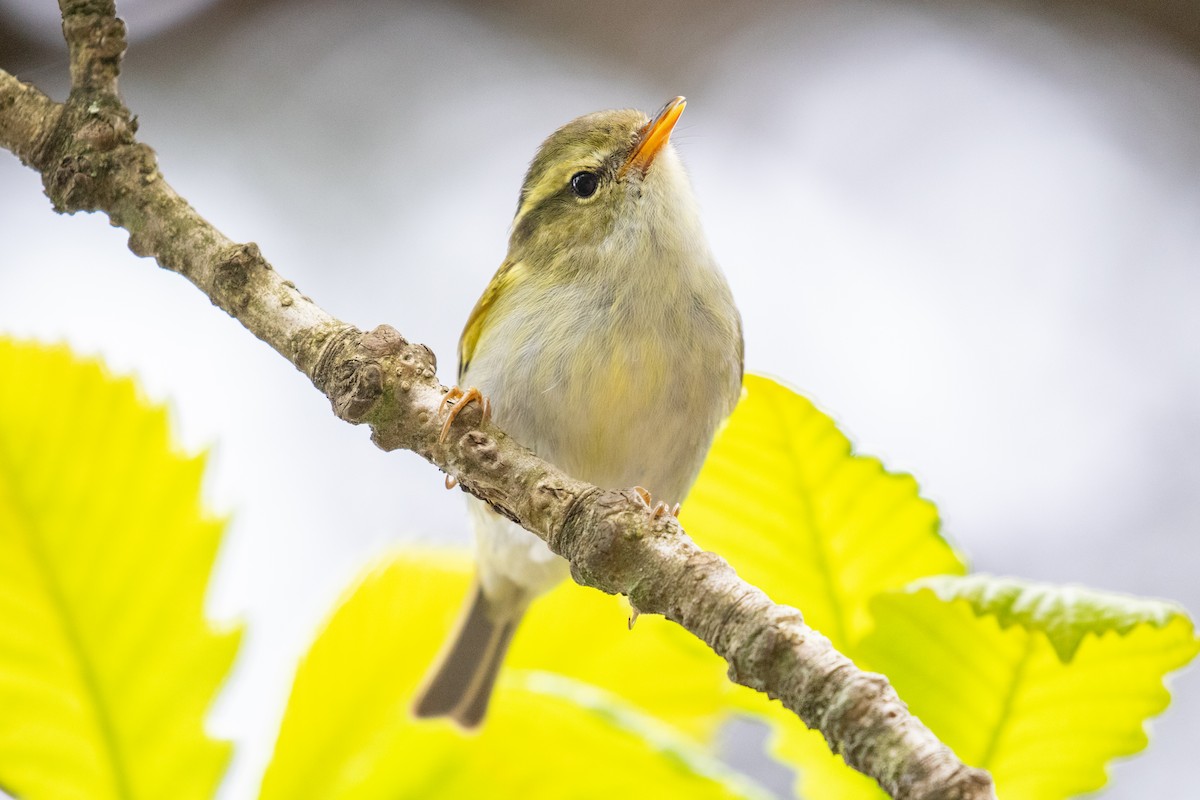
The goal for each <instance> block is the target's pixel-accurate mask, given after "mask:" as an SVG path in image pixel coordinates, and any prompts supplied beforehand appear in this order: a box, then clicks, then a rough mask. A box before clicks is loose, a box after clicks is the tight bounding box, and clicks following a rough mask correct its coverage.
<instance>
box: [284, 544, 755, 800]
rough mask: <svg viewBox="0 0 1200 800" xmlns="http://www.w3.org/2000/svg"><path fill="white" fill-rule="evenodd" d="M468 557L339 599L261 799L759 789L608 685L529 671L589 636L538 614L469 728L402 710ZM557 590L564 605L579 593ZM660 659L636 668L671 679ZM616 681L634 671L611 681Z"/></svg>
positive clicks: (392, 566)
mask: <svg viewBox="0 0 1200 800" xmlns="http://www.w3.org/2000/svg"><path fill="white" fill-rule="evenodd" d="M469 564H470V562H469V559H467V558H466V557H465V555H450V554H444V553H436V552H431V553H424V554H413V553H410V554H406V555H404V554H402V555H398V556H397V557H395V558H393V559H391V560H389V561H387V562H385V563H383V564H380V565H379V566H377V567H376V568H375V569H373V570H371V571H370V572H369V573H368V574H367V575H366V577H365V578H364V579H363V580H362V582H361V583H360V584H359V585H358V586H357V587H356V588H355V589H354V590H353V591H352V592H351V593H350V594H349V596H348V597H347V598H346V599H345V600H344V602H343V603H342V604H341V605H340V606H339V607H338V609H337V610H336V611H335V612H334V614H333V616H332V618H331V619H330V620H329V621H328V622H327V623H326V625H325V627H324V629H323V630H322V631H321V632H320V634H319V635H318V637H317V640H316V641H315V642H314V644H313V646H312V648H311V650H310V651H309V653H308V655H307V656H306V657H305V659H304V662H303V664H302V665H301V667H300V669H299V671H298V673H297V675H296V680H295V683H294V684H293V687H292V694H291V698H290V700H289V702H288V706H287V711H286V712H285V715H284V720H283V725H282V727H281V730H280V733H279V739H278V741H277V743H276V747H275V755H274V757H273V759H272V761H271V764H270V766H269V767H268V769H267V773H266V775H265V777H264V780H263V787H262V795H261V796H262V797H263V798H264V799H265V800H276V799H278V798H293V797H320V798H322V799H323V800H350V798H354V799H355V800H366V799H367V798H379V800H383V799H384V798H388V799H389V800H390V799H391V798H396V797H428V798H437V797H446V798H458V797H482V796H487V797H516V796H520V797H527V798H540V797H545V798H558V797H582V798H604V799H605V800H608V798H612V797H618V796H622V795H625V796H637V797H649V796H663V797H697V798H709V797H714V798H715V797H720V798H731V797H755V796H764V794H765V793H763V792H761V790H759V789H757V788H756V787H754V786H753V784H752V783H750V782H749V781H748V780H746V779H745V778H743V777H741V776H738V775H736V774H735V773H734V772H733V771H731V770H730V769H729V768H727V767H724V766H723V765H721V764H720V763H719V762H718V761H717V760H716V759H714V758H713V757H712V756H711V755H709V754H708V752H707V751H706V750H704V749H703V748H701V747H699V746H698V745H697V744H696V743H695V742H694V741H693V740H692V739H690V738H689V737H686V736H684V735H682V734H680V733H679V731H677V730H676V729H675V728H673V727H670V726H668V725H665V724H664V723H662V722H661V721H659V720H655V719H653V718H652V717H651V716H650V715H648V714H646V713H645V712H644V711H643V710H642V709H640V708H638V707H637V706H636V705H635V704H634V703H632V702H630V701H628V700H626V699H625V698H622V697H620V696H618V695H617V693H615V692H612V691H609V690H606V689H601V688H598V687H596V686H589V685H587V684H585V683H584V682H583V681H581V680H579V679H578V678H572V677H564V676H561V675H556V674H550V673H549V672H547V671H545V670H542V669H533V668H530V664H531V662H532V661H534V660H539V659H538V653H540V652H543V647H544V646H547V645H548V643H550V642H553V641H555V640H556V639H557V641H558V648H559V650H560V651H561V655H563V656H564V657H565V658H566V660H567V661H568V662H570V663H576V662H575V659H576V655H577V654H575V653H573V652H572V650H573V648H575V647H576V645H577V644H578V643H580V642H582V641H583V640H585V639H586V638H587V637H588V636H590V635H593V632H592V631H591V630H585V629H584V626H583V625H581V624H578V623H577V624H575V625H573V626H568V627H567V628H560V627H555V628H550V627H547V626H546V624H545V622H546V621H547V619H546V618H544V619H543V620H542V621H539V620H538V619H537V618H536V617H531V618H530V619H529V620H527V621H526V622H525V623H524V624H523V625H522V627H521V628H520V629H519V630H518V632H517V641H516V643H515V644H514V652H513V654H512V656H513V659H514V662H513V663H510V664H509V665H506V667H505V669H504V671H503V672H502V673H501V676H500V680H499V683H498V686H497V689H496V695H495V697H494V698H493V700H492V705H491V708H490V709H489V711H488V719H487V721H486V723H485V724H484V726H483V728H482V729H481V730H480V731H479V732H478V733H476V734H464V733H462V732H460V731H459V730H457V729H456V728H455V727H453V726H452V725H451V724H449V723H448V722H445V721H442V720H433V721H429V720H423V721H417V720H414V719H412V718H411V717H410V716H409V706H410V704H411V702H412V697H413V694H414V691H415V689H416V687H417V685H418V683H419V681H420V680H421V678H422V676H423V675H424V672H425V670H426V669H427V668H428V666H429V665H430V664H431V663H432V661H433V659H434V657H435V656H436V654H437V652H438V650H439V646H440V644H441V640H442V638H443V637H444V636H445V635H446V632H447V631H448V630H449V629H450V627H451V625H452V623H453V621H454V620H455V618H456V617H457V614H458V604H459V602H461V600H462V598H463V596H464V594H465V592H466V589H467V584H468V578H469V575H470V566H469ZM591 594H592V595H597V596H598V594H597V593H595V592H592V593H591ZM578 596H579V597H583V596H585V595H584V594H580V595H578ZM562 599H563V600H564V601H565V603H566V604H567V606H568V607H570V606H573V605H574V604H575V603H574V601H575V599H576V598H573V597H571V596H570V595H567V596H564V597H563V598H562ZM601 599H606V598H601ZM540 605H543V606H547V605H551V603H549V602H545V601H544V602H543V603H541V604H540ZM611 611H613V612H614V613H613V614H612V615H611V616H612V622H613V623H615V624H617V625H620V627H621V629H622V632H623V634H624V635H625V636H626V637H630V636H632V634H630V633H629V632H628V631H625V630H624V627H625V622H624V619H623V617H622V615H621V614H620V612H619V609H618V608H616V607H613V608H612V609H611ZM551 616H553V615H551ZM639 625H640V623H639ZM600 630H601V631H602V632H601V634H600V635H601V636H602V637H603V636H604V635H605V634H604V633H603V630H604V627H603V626H602V627H601V628H600ZM647 638H648V637H647ZM529 640H535V641H533V642H532V643H531V642H530V641H529ZM521 649H524V650H525V653H524V655H523V656H522V655H521V654H520V653H519V650H521ZM660 655H661V656H662V658H660V659H658V660H650V661H647V662H646V663H645V664H643V673H642V674H643V675H644V677H645V678H646V680H648V681H649V682H651V683H654V684H656V685H663V684H666V683H667V682H669V681H670V680H671V679H672V677H673V676H672V675H670V674H667V675H658V674H657V673H658V672H659V671H660V670H661V669H663V668H664V667H669V666H670V663H671V662H670V656H669V655H664V654H662V653H660ZM519 664H524V665H525V668H522V667H521V666H519ZM622 679H624V680H627V681H628V682H630V683H635V682H637V681H638V680H640V678H639V676H638V675H623V676H622V675H614V676H613V677H612V678H611V679H610V680H612V681H614V682H615V681H618V680H622Z"/></svg>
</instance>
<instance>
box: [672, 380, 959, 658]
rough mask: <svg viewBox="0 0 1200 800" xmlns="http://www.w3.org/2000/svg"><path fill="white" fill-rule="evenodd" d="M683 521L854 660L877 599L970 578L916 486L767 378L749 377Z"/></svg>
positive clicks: (741, 572)
mask: <svg viewBox="0 0 1200 800" xmlns="http://www.w3.org/2000/svg"><path fill="white" fill-rule="evenodd" d="M682 522H683V525H684V528H686V529H687V531H688V533H689V534H691V536H692V538H694V539H695V540H696V542H697V543H698V544H700V546H701V547H704V548H705V549H708V550H712V551H714V552H716V553H720V554H721V555H722V556H724V557H725V559H726V560H727V561H729V562H730V563H731V564H732V565H733V566H734V567H735V568H736V569H737V571H738V574H739V575H741V576H742V577H743V578H745V579H746V580H748V581H749V582H750V583H752V584H754V585H756V586H758V587H759V588H761V589H763V590H764V591H765V592H767V594H768V595H770V596H771V598H772V599H773V600H775V601H776V602H780V603H786V604H788V605H791V606H795V607H796V608H798V609H800V610H801V611H802V612H803V613H804V617H805V621H806V622H808V624H809V625H810V626H812V627H813V628H816V629H817V630H819V631H821V632H822V633H824V634H825V635H826V636H828V637H829V638H830V640H832V642H833V644H834V646H835V647H837V648H838V649H839V650H841V651H843V652H847V653H849V652H852V650H853V646H854V645H855V644H856V643H857V642H858V641H859V640H860V639H861V638H862V636H863V635H864V634H865V633H866V632H867V630H868V628H869V627H870V614H869V613H868V610H867V603H868V602H869V601H870V599H871V598H872V597H874V596H875V595H876V594H878V593H879V592H881V591H885V590H888V589H896V588H899V587H902V586H904V585H906V584H907V583H909V582H910V581H912V580H913V579H914V578H919V577H923V576H926V575H938V574H943V573H952V574H961V573H962V572H964V571H965V570H966V567H965V565H964V564H963V561H962V559H961V558H960V557H959V556H958V554H956V553H955V551H954V549H953V548H952V547H951V546H950V545H949V544H948V543H947V542H946V540H945V539H943V538H942V537H941V536H940V535H939V533H938V527H939V522H938V515H937V509H936V508H935V507H934V505H933V504H932V503H930V502H929V501H928V500H925V499H923V498H921V497H920V495H919V494H918V491H917V483H916V481H914V480H913V479H912V477H911V476H908V475H897V474H893V473H889V472H887V471H886V470H884V468H883V465H882V464H880V462H879V461H878V460H877V459H874V458H869V457H866V456H860V455H855V454H854V453H853V452H852V450H851V447H850V442H849V440H847V439H846V437H845V436H843V435H842V433H841V432H840V431H839V430H838V429H837V426H836V425H835V424H834V423H833V421H832V420H831V419H829V417H827V416H825V415H824V414H822V413H821V412H820V411H818V410H817V408H816V407H815V406H813V404H812V403H810V402H809V401H808V400H806V399H804V398H803V397H801V396H800V395H798V394H796V393H795V392H794V391H792V390H791V389H788V388H787V387H785V386H781V385H780V384H778V383H776V382H775V381H772V380H771V379H769V378H764V377H761V376H758V375H747V376H746V391H745V394H744V396H743V398H742V401H741V403H739V404H738V407H737V409H736V410H735V411H734V412H733V415H732V416H731V417H730V419H729V424H728V425H726V426H725V428H724V429H723V430H722V431H721V432H720V434H719V435H718V436H717V440H716V442H715V443H714V445H713V449H712V452H711V453H710V454H709V456H708V460H707V461H706V462H705V464H704V469H703V470H702V471H701V473H700V478H699V479H698V480H697V482H696V486H695V488H693V490H692V493H691V494H690V495H689V496H688V499H687V502H686V503H685V504H684V512H683V516H682Z"/></svg>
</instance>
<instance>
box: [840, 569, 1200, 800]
mask: <svg viewBox="0 0 1200 800" xmlns="http://www.w3.org/2000/svg"><path fill="white" fill-rule="evenodd" d="M1035 607H1036V608H1038V609H1041V613H1034V612H1030V611H1029V609H1033V608H1035ZM873 610H874V613H875V615H876V618H877V620H878V622H879V625H878V627H877V628H876V630H875V632H874V633H872V634H871V636H870V637H868V639H867V640H866V641H864V642H863V653H864V656H865V657H866V658H867V659H868V660H869V661H870V663H871V664H872V665H874V666H876V667H877V668H879V669H882V670H884V671H886V672H887V674H888V676H889V678H891V680H892V682H893V683H894V684H895V686H896V690H897V691H898V692H900V696H901V697H903V698H904V699H905V701H906V702H907V703H908V704H909V706H910V708H912V710H913V713H915V714H917V716H919V717H921V719H922V720H924V721H925V723H926V724H928V725H929V727H930V728H931V729H932V730H933V732H934V733H936V734H937V735H938V736H939V737H940V738H941V739H942V741H944V742H945V743H946V744H947V745H949V746H950V747H951V748H953V749H954V751H955V752H956V753H957V754H958V755H959V757H961V758H962V759H963V760H964V761H966V762H967V763H968V764H972V765H974V766H978V767H982V768H984V769H987V770H990V771H991V773H992V777H993V778H995V781H996V792H997V794H998V795H999V796H1000V797H1019V798H1022V799H1023V800H1025V799H1026V798H1027V800H1054V799H1055V798H1065V797H1072V796H1074V795H1077V794H1082V793H1084V792H1090V791H1094V790H1096V789H1099V788H1100V787H1101V786H1103V785H1104V783H1105V780H1106V773H1105V765H1106V764H1107V762H1108V761H1110V760H1111V759H1113V758H1116V757H1118V756H1128V755H1132V754H1133V753H1136V752H1138V751H1139V750H1142V749H1143V748H1145V746H1146V743H1147V739H1146V732H1145V727H1144V725H1145V721H1146V720H1147V719H1148V718H1150V717H1152V716H1154V715H1156V714H1159V713H1161V712H1162V711H1163V709H1165V708H1166V707H1167V704H1168V703H1169V702H1170V699H1171V698H1170V694H1169V693H1168V692H1167V690H1166V687H1165V686H1164V685H1163V678H1164V677H1165V676H1166V674H1167V673H1169V672H1171V671H1172V670H1176V669H1179V668H1180V667H1182V666H1183V665H1184V664H1186V663H1187V662H1188V661H1190V660H1191V659H1192V658H1194V657H1195V656H1196V653H1197V651H1200V639H1197V637H1196V632H1195V629H1194V628H1193V625H1192V621H1191V620H1190V619H1188V617H1187V615H1186V614H1184V613H1183V611H1182V609H1180V608H1179V607H1178V606H1175V605H1173V604H1170V603H1164V602H1161V601H1152V600H1145V599H1141V598H1133V597H1127V596H1124V595H1118V594H1114V593H1105V592H1098V591H1094V590H1080V589H1077V588H1075V587H1069V586H1064V587H1056V586H1047V585H1045V584H1035V583H1029V582H1021V581H1015V580H1013V579H996V578H988V577H987V576H972V577H971V578H966V579H963V578H940V579H935V580H932V581H929V582H921V583H918V584H916V585H914V587H913V588H912V589H911V590H910V591H909V592H896V593H889V594H887V595H882V596H880V597H879V598H878V599H877V600H876V601H875V603H873ZM1064 620H1068V621H1069V623H1068V622H1064ZM1068 624H1070V625H1071V626H1073V627H1074V628H1076V629H1077V630H1078V632H1079V636H1078V638H1075V639H1072V641H1073V645H1072V648H1071V649H1072V654H1073V657H1072V658H1070V660H1065V659H1063V658H1062V652H1063V645H1062V641H1063V637H1064V628H1065V626H1066V625H1068Z"/></svg>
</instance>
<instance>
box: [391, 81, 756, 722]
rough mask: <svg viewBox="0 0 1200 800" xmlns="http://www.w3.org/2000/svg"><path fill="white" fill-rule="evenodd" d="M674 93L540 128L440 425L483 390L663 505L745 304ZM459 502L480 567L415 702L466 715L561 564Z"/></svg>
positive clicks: (726, 386)
mask: <svg viewBox="0 0 1200 800" xmlns="http://www.w3.org/2000/svg"><path fill="white" fill-rule="evenodd" d="M684 105H685V102H684V98H682V97H676V98H675V99H673V100H671V101H670V102H668V103H667V104H666V105H665V106H664V107H663V108H662V110H661V111H660V112H659V113H658V114H657V115H656V116H655V117H654V118H653V119H650V118H648V117H647V116H646V115H645V114H643V113H642V112H640V111H636V110H621V111H601V112H597V113H595V114H588V115H586V116H583V117H580V118H578V119H576V120H573V121H572V122H569V123H567V124H566V125H564V126H563V127H562V128H559V129H558V130H557V131H555V132H554V133H553V134H551V136H550V137H549V138H548V139H546V141H545V142H544V143H543V144H542V146H541V149H540V150H538V153H537V155H536V156H535V157H534V159H533V162H532V163H531V164H530V166H529V170H528V172H527V173H526V175H525V182H524V185H523V186H522V187H521V194H520V199H519V201H518V204H517V214H516V217H515V218H514V220H513V224H512V231H511V235H510V238H509V242H508V256H507V257H506V258H505V259H504V263H503V264H501V266H500V269H499V270H497V272H496V274H495V276H494V277H493V278H492V281H491V283H489V284H488V286H487V288H486V289H485V290H484V292H483V296H482V297H480V298H479V301H478V302H477V303H476V304H475V308H474V310H473V311H472V312H471V316H470V318H469V319H468V320H467V324H466V327H465V328H464V329H463V333H462V339H461V341H460V342H459V372H458V375H459V387H462V386H466V387H469V388H468V389H466V390H463V389H461V388H459V387H455V388H454V389H451V390H450V392H449V393H448V394H447V395H446V400H445V402H444V403H443V412H444V413H445V414H446V419H445V423H444V427H443V437H444V436H446V435H447V434H448V433H449V431H450V429H451V425H452V424H453V422H454V419H455V417H456V415H457V414H458V412H459V411H461V410H462V408H464V407H465V406H466V405H467V403H469V402H471V401H478V402H479V403H480V404H481V405H482V407H483V411H484V415H485V416H487V415H489V414H490V415H491V416H492V417H493V418H494V420H495V422H496V424H497V425H498V426H499V427H500V428H501V429H503V430H504V431H506V432H507V433H509V434H510V435H512V436H513V438H515V439H516V440H517V441H518V442H520V443H522V444H523V445H525V446H526V447H529V448H530V449H532V450H533V451H534V452H535V453H537V454H538V455H539V456H541V457H542V458H545V459H546V460H548V461H550V462H552V463H554V464H556V465H557V466H559V467H560V468H562V469H563V470H565V471H566V472H567V473H568V474H570V475H572V476H573V477H576V478H579V479H581V480H585V481H588V482H590V483H594V484H596V485H598V486H601V487H604V488H628V487H635V488H636V489H637V490H638V495H639V496H640V497H641V498H642V500H643V501H644V502H645V503H646V504H647V506H648V507H650V505H651V503H652V502H653V501H652V496H653V498H656V500H657V502H655V504H654V506H653V507H652V509H650V512H651V513H653V514H654V516H655V517H659V516H661V515H662V514H664V513H666V512H670V513H678V505H677V504H678V503H680V502H682V501H683V499H684V496H685V495H686V494H687V492H688V489H689V488H690V487H691V485H692V482H693V481H695V479H696V475H697V473H698V472H699V471H700V466H701V464H702V463H703V461H704V457H705V455H706V454H707V452H708V449H709V446H710V445H711V443H712V439H713V435H714V433H715V432H716V430H717V427H718V425H720V423H721V421H722V420H723V419H724V418H725V417H727V416H728V415H729V413H730V412H731V411H732V410H733V407H734V405H735V404H736V403H737V400H738V397H739V396H740V393H741V385H742V324H741V317H740V316H739V315H738V311H737V307H736V306H735V305H734V303H733V297H732V295H731V293H730V291H729V286H728V284H727V283H726V282H725V277H724V275H723V274H722V273H721V269H720V267H718V266H717V264H716V262H715V261H714V259H713V256H712V253H711V252H710V250H709V246H708V242H707V241H706V240H705V237H704V232H703V231H702V230H701V227H700V219H699V213H698V211H697V208H696V202H695V199H694V198H693V196H692V189H691V185H690V183H689V181H688V178H687V174H686V173H685V172H684V169H683V165H682V164H681V162H680V160H679V156H678V155H677V154H676V152H675V148H674V146H673V145H672V144H671V143H670V136H671V131H672V130H673V129H674V127H675V123H676V122H677V121H678V120H679V115H680V114H682V113H683V109H684ZM447 485H448V486H449V485H451V484H449V483H447ZM643 487H646V488H643ZM468 503H469V507H470V513H471V518H472V523H473V527H474V529H475V537H476V550H477V560H478V572H477V575H476V578H475V582H474V585H473V586H472V588H471V592H470V596H469V598H468V601H467V605H466V608H465V609H464V612H463V615H462V617H461V619H460V621H459V624H458V628H457V631H456V633H455V634H454V636H453V638H452V639H451V640H450V641H449V642H448V643H447V645H446V647H445V648H444V649H443V651H442V654H441V656H440V657H439V659H438V661H437V663H436V664H435V665H434V667H433V668H432V669H431V671H430V673H429V676H428V677H427V678H426V681H425V683H424V685H423V687H422V689H421V691H420V692H419V693H418V698H417V700H416V703H415V705H414V709H413V710H414V713H415V714H416V715H417V716H418V717H433V716H449V717H450V718H452V719H453V720H455V721H456V722H457V723H458V724H460V725H461V726H463V727H464V728H468V729H469V728H474V727H476V726H478V725H479V723H480V722H481V721H482V720H483V717H484V714H485V712H486V711H487V705H488V699H489V697H490V695H491V692H492V687H493V685H494V683H495V680H496V674H497V671H498V670H499V668H500V663H501V661H502V659H503V657H504V654H505V651H506V650H507V648H508V645H509V642H510V641H511V640H512V636H513V633H514V631H515V630H516V628H517V624H518V623H519V622H520V620H521V617H522V615H523V614H524V612H525V610H526V609H527V608H528V607H529V604H530V602H532V601H533V600H534V598H536V597H537V596H538V595H539V594H542V593H543V592H546V591H548V590H549V589H550V588H552V587H553V586H554V585H555V584H557V583H559V582H560V581H562V580H563V579H564V578H566V577H567V575H568V567H567V562H566V561H564V560H563V559H562V558H560V557H559V556H556V555H554V554H553V553H551V552H550V550H549V548H547V546H546V544H545V543H544V542H543V541H542V540H541V539H539V538H538V537H537V536H535V535H534V534H532V533H530V532H528V531H526V530H524V529H523V528H521V527H520V526H518V525H516V524H514V523H513V522H510V521H509V520H508V519H505V518H504V517H502V516H500V515H499V514H497V513H496V512H495V511H493V510H492V509H491V508H490V507H489V506H487V505H486V504H485V503H483V502H482V501H480V500H478V499H476V498H473V497H472V498H469V499H468Z"/></svg>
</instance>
